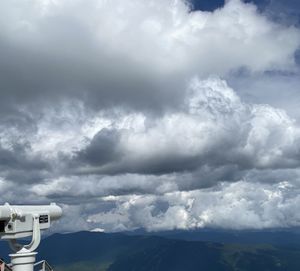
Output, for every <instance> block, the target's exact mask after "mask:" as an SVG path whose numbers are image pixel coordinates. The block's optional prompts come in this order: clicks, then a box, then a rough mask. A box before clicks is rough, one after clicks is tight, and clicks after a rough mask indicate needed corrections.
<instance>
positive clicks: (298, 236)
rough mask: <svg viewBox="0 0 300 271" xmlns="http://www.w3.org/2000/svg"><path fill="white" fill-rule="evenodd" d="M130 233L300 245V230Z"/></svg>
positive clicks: (204, 239)
mask: <svg viewBox="0 0 300 271" xmlns="http://www.w3.org/2000/svg"><path fill="white" fill-rule="evenodd" d="M126 234H128V235H148V236H160V237H166V238H169V239H176V240H185V241H204V242H214V243H225V244H233V243H236V244H270V245H275V246H289V247H290V246H297V247H300V230H299V229H298V228H295V229H289V230H284V229H273V230H240V231H234V230H215V229H198V230H174V231H161V232H154V233H153V232H145V231H143V230H137V231H132V232H127V233H126Z"/></svg>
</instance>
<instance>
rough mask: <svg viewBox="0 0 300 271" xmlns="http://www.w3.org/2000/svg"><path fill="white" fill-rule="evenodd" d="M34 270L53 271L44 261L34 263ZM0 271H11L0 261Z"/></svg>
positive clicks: (9, 267) (7, 265) (8, 266)
mask: <svg viewBox="0 0 300 271" xmlns="http://www.w3.org/2000/svg"><path fill="white" fill-rule="evenodd" d="M34 268H35V270H38V271H54V270H53V268H52V267H51V265H50V264H49V263H48V262H47V261H45V260H44V261H40V262H37V263H35V264H34ZM0 271H12V268H11V266H10V265H9V264H6V263H5V262H4V261H3V260H1V259H0Z"/></svg>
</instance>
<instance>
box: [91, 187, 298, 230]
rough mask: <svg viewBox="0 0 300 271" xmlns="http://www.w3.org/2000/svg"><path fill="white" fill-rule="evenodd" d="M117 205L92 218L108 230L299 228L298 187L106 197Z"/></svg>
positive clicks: (229, 188)
mask: <svg viewBox="0 0 300 271" xmlns="http://www.w3.org/2000/svg"><path fill="white" fill-rule="evenodd" d="M102 200H103V201H104V202H107V201H108V202H112V203H114V204H115V207H114V208H112V209H111V210H110V211H109V212H101V213H98V214H93V215H90V216H89V217H88V222H89V223H91V224H92V225H93V224H96V225H100V226H101V227H102V228H104V229H105V230H114V231H119V230H133V229H136V228H145V229H147V230H157V231H158V230H170V229H195V228H203V227H213V228H224V229H227V228H231V229H245V228H251V229H263V228H270V227H294V226H298V225H299V222H300V216H299V214H298V212H297V209H298V207H297V206H298V204H299V201H300V197H299V186H298V187H294V186H293V185H290V184H289V183H287V182H281V183H279V184H276V185H261V184H253V183H249V182H244V181H240V182H237V183H233V184H225V183H223V184H221V185H220V186H218V187H216V188H214V189H206V190H195V191H189V192H173V193H167V194H164V195H163V196H159V197H157V196H152V195H131V196H119V197H113V196H111V197H105V198H103V199H102Z"/></svg>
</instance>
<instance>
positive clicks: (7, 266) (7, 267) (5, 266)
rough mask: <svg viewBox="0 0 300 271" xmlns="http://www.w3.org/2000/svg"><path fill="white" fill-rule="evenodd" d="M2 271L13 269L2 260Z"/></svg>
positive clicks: (0, 266)
mask: <svg viewBox="0 0 300 271" xmlns="http://www.w3.org/2000/svg"><path fill="white" fill-rule="evenodd" d="M0 271H12V269H11V267H10V266H9V265H8V264H6V263H5V262H4V261H3V260H1V259H0Z"/></svg>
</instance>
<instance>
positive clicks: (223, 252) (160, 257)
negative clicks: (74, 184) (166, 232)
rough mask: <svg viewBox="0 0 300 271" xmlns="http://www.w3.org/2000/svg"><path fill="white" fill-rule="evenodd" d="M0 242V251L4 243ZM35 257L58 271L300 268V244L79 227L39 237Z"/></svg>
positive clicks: (263, 270)
mask: <svg viewBox="0 0 300 271" xmlns="http://www.w3.org/2000/svg"><path fill="white" fill-rule="evenodd" d="M4 244H5V243H4V242H0V252H1V255H2V253H4V255H6V254H7V253H8V248H7V247H4ZM39 258H40V259H47V260H48V261H49V262H50V263H51V264H52V265H53V266H54V267H55V270H56V271H62V270H64V271H71V270H73V271H75V270H76V271H77V270H81V271H85V270H93V271H94V270H98V271H101V270H102V271H121V270H122V271H148V270H149V271H169V270H170V271H171V270H172V271H179V270H181V271H182V270H184V271H196V270H197V271H198V270H203V271H205V270H207V271H276V270H278V271H296V270H297V271H299V270H300V244H299V246H298V245H296V244H294V245H292V246H284V247H277V246H272V245H263V244H260V245H259V244H255V245H254V244H252V245H249V244H229V243H228V244H221V243H220V244H218V243H213V242H202V241H185V240H176V239H169V238H165V237H160V236H147V235H142V236H140V235H128V234H120V233H111V234H106V233H95V232H78V233H71V234H54V235H52V236H50V237H48V238H46V239H44V240H43V242H42V244H41V245H40V247H39Z"/></svg>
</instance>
